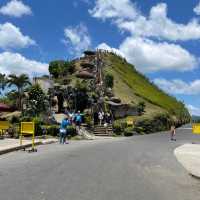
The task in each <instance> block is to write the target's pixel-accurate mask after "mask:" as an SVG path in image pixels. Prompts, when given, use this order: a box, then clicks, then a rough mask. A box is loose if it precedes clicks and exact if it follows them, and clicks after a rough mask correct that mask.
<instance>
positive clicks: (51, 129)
mask: <svg viewBox="0 0 200 200" xmlns="http://www.w3.org/2000/svg"><path fill="white" fill-rule="evenodd" d="M44 128H45V127H44ZM46 134H47V135H50V136H52V137H56V136H58V134H59V126H57V125H52V126H48V127H47V128H46Z"/></svg>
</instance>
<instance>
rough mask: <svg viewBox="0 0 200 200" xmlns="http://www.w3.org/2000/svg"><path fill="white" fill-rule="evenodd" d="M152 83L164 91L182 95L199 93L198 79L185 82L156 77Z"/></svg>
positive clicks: (199, 83)
mask: <svg viewBox="0 0 200 200" xmlns="http://www.w3.org/2000/svg"><path fill="white" fill-rule="evenodd" d="M154 83H155V84H156V85H158V86H159V87H160V88H161V89H163V90H164V91H166V92H168V93H170V94H183V95H199V94H200V80H195V81H192V82H190V83H186V82H184V81H182V80H180V79H175V80H166V79H163V78H157V79H155V80H154Z"/></svg>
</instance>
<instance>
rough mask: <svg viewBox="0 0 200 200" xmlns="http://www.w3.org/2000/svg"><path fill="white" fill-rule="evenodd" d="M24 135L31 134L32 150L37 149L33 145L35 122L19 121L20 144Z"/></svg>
mask: <svg viewBox="0 0 200 200" xmlns="http://www.w3.org/2000/svg"><path fill="white" fill-rule="evenodd" d="M24 135H31V136H32V151H37V150H36V149H35V148H34V147H35V123H34V122H21V134H20V145H21V146H22V138H23V136H24Z"/></svg>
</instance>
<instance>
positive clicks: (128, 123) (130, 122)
mask: <svg viewBox="0 0 200 200" xmlns="http://www.w3.org/2000/svg"><path fill="white" fill-rule="evenodd" d="M126 123H127V126H133V125H134V119H133V117H127V118H126Z"/></svg>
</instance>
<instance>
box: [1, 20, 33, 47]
mask: <svg viewBox="0 0 200 200" xmlns="http://www.w3.org/2000/svg"><path fill="white" fill-rule="evenodd" d="M30 45H36V42H35V41H34V40H32V39H31V38H30V37H29V36H26V35H23V33H22V32H21V30H20V29H19V28H18V27H16V26H15V25H13V24H11V23H8V22H7V23H5V24H0V48H2V49H12V48H25V47H28V46H30Z"/></svg>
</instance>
